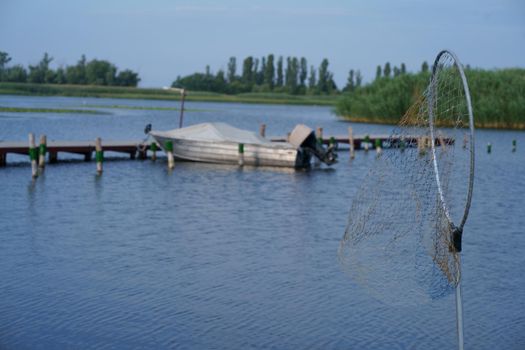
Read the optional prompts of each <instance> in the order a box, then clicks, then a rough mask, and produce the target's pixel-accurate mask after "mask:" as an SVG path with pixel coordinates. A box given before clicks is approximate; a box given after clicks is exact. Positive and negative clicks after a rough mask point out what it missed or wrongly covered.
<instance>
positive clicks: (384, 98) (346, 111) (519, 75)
mask: <svg viewBox="0 0 525 350" xmlns="http://www.w3.org/2000/svg"><path fill="white" fill-rule="evenodd" d="M430 71H431V67H429V65H428V64H427V63H426V62H424V63H423V65H422V67H421V70H420V71H419V72H418V73H407V72H406V69H405V68H403V66H401V67H400V68H399V69H398V70H395V69H390V67H388V66H387V65H385V67H384V68H382V67H380V66H378V69H377V74H376V79H375V80H374V81H372V82H370V83H368V84H366V85H364V86H359V87H355V88H354V89H352V90H349V91H348V92H347V93H345V94H344V95H343V96H342V97H341V99H340V100H339V101H338V102H337V105H336V114H338V115H341V116H346V117H348V118H349V119H353V120H362V121H371V122H374V121H376V122H391V123H397V122H398V121H399V119H400V118H401V116H403V115H404V113H405V112H406V111H407V110H408V108H409V107H410V106H411V105H412V104H414V103H415V102H416V100H417V99H418V98H419V97H420V96H421V95H422V93H423V92H424V90H425V89H426V87H427V86H428V83H429V80H430ZM465 75H466V77H467V80H468V84H469V90H470V94H471V99H472V107H473V110H474V118H475V121H476V124H477V126H481V127H499V128H523V127H525V69H521V68H511V69H498V70H483V69H472V68H470V67H469V66H468V65H467V66H466V67H465Z"/></svg>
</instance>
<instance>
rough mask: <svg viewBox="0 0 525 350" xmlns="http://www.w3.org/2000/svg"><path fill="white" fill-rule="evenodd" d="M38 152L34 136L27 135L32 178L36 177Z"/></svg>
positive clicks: (31, 134)
mask: <svg viewBox="0 0 525 350" xmlns="http://www.w3.org/2000/svg"><path fill="white" fill-rule="evenodd" d="M37 158H38V150H37V149H36V145H35V134H33V133H32V132H31V133H29V159H30V160H31V175H32V176H33V178H35V177H38V163H37Z"/></svg>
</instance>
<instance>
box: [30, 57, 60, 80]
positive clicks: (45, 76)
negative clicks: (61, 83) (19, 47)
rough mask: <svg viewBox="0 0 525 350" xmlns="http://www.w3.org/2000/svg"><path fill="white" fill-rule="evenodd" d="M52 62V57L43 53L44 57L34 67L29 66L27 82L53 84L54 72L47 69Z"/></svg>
mask: <svg viewBox="0 0 525 350" xmlns="http://www.w3.org/2000/svg"><path fill="white" fill-rule="evenodd" d="M51 61H53V57H50V56H49V55H48V53H47V52H46V53H44V57H42V60H40V62H39V63H38V64H37V65H36V66H31V65H30V66H29V76H28V81H29V82H30V83H37V84H43V83H53V82H54V72H53V71H51V69H49V64H50V63H51Z"/></svg>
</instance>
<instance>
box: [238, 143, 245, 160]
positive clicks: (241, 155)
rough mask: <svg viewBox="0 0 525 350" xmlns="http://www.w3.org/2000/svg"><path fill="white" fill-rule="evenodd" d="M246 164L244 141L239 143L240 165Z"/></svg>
mask: <svg viewBox="0 0 525 350" xmlns="http://www.w3.org/2000/svg"><path fill="white" fill-rule="evenodd" d="M243 165H244V143H239V166H243Z"/></svg>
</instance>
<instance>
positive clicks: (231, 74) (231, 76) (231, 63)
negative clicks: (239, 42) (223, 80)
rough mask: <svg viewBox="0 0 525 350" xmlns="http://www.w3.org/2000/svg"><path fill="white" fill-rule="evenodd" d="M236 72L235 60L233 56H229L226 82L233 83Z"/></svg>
mask: <svg viewBox="0 0 525 350" xmlns="http://www.w3.org/2000/svg"><path fill="white" fill-rule="evenodd" d="M236 74H237V60H236V58H235V57H230V61H229V62H228V72H227V75H228V82H229V83H233V82H234V81H235V75H236Z"/></svg>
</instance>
